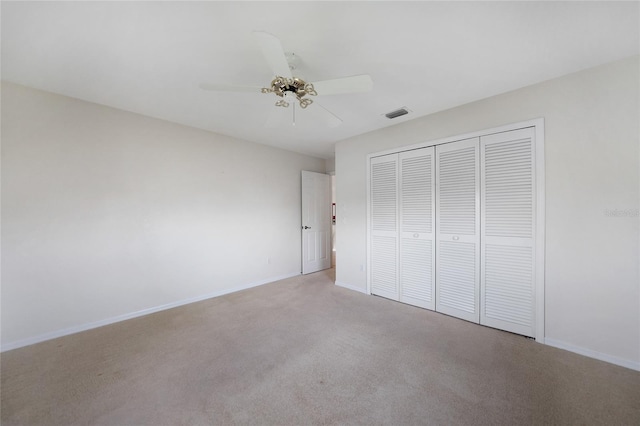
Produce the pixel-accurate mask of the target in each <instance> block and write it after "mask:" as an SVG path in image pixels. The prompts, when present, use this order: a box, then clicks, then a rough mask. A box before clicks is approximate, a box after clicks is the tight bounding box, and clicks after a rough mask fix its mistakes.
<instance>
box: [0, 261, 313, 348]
mask: <svg viewBox="0 0 640 426" xmlns="http://www.w3.org/2000/svg"><path fill="white" fill-rule="evenodd" d="M297 275H300V272H293V273H290V274H285V275H280V276H277V277H272V278H267V279H265V280H260V281H255V282H252V283H249V284H245V285H241V286H237V287H233V288H230V289H225V290H219V291H215V292H213V293H208V294H204V295H202V296H197V297H192V298H189V299H183V300H179V301H177V302H171V303H167V304H164V305H160V306H154V307H152V308H147V309H142V310H140V311H137V312H131V313H128V314H123V315H118V316H115V317H111V318H106V319H103V320H100V321H94V322H90V323H87V324H81V325H77V326H73V327H68V328H65V329H62V330H56V331H52V332H49V333H45V334H41V335H39V336H34V337H29V338H27V339H22V340H18V341H15V342H9V343H6V344H4V345H2V349H1V350H0V352H5V351H10V350H12V349H18V348H21V347H23V346H29V345H33V344H35V343H40V342H44V341H46V340H51V339H56V338H58V337H63V336H68V335H69V334H75V333H79V332H81V331H86V330H91V329H92V328H98V327H102V326H105V325H109V324H113V323H116V322H120V321H126V320H128V319H132V318H137V317H141V316H144V315H149V314H153V313H155V312H160V311H164V310H167V309H172V308H177V307H178V306H183V305H188V304H190V303H195V302H200V301H202V300H207V299H211V298H214V297H218V296H224V295H225V294H229V293H235V292H237V291H242V290H246V289H249V288H252V287H258V286H261V285H264V284H269V283H272V282H274V281H280V280H284V279H286V278H291V277H295V276H297Z"/></svg>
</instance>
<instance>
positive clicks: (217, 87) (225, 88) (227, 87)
mask: <svg viewBox="0 0 640 426" xmlns="http://www.w3.org/2000/svg"><path fill="white" fill-rule="evenodd" d="M199 86H200V88H201V89H204V90H213V91H214V92H253V93H262V87H254V86H234V85H231V84H207V83H201V84H200V85H199Z"/></svg>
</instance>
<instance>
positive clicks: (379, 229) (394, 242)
mask: <svg viewBox="0 0 640 426" xmlns="http://www.w3.org/2000/svg"><path fill="white" fill-rule="evenodd" d="M370 185H371V186H370V190H371V193H370V197H371V202H370V209H371V210H370V215H371V216H370V217H371V241H370V244H371V251H370V262H371V265H370V269H369V271H370V274H371V275H370V283H371V293H372V294H376V295H378V296H382V297H387V298H389V299H393V300H398V154H391V155H385V156H382V157H375V158H372V159H371V178H370Z"/></svg>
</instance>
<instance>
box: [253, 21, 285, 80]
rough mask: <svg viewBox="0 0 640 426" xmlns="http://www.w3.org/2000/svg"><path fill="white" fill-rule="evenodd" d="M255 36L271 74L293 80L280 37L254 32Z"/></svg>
mask: <svg viewBox="0 0 640 426" xmlns="http://www.w3.org/2000/svg"><path fill="white" fill-rule="evenodd" d="M253 36H254V37H255V39H256V41H257V42H258V45H259V46H260V50H262V54H263V55H264V57H265V59H266V60H267V63H268V64H269V68H271V72H273V74H274V75H279V76H280V77H286V78H293V75H291V69H290V68H289V63H288V62H287V58H286V56H285V54H284V49H283V48H282V43H280V40H279V39H278V37H276V36H274V35H272V34H269V33H265V32H262V31H254V32H253Z"/></svg>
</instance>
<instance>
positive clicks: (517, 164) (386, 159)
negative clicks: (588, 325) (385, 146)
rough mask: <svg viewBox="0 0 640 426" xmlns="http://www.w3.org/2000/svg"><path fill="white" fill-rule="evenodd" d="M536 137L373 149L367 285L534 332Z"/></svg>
mask: <svg viewBox="0 0 640 426" xmlns="http://www.w3.org/2000/svg"><path fill="white" fill-rule="evenodd" d="M535 135H536V132H535V128H534V127H526V128H520V129H517V130H511V131H505V132H496V133H489V134H486V135H480V136H477V137H472V138H466V139H462V140H452V141H447V143H442V144H434V145H433V146H425V147H418V148H412V149H409V150H405V151H399V152H394V153H386V154H384V155H375V154H374V155H372V156H370V160H369V161H370V164H369V182H368V184H369V195H368V196H369V227H368V229H369V275H368V277H369V289H370V292H371V293H372V294H374V295H378V296H382V297H386V298H389V299H392V300H397V301H399V302H403V303H408V304H411V305H415V306H419V307H422V308H426V309H431V310H435V311H437V312H442V313H444V314H447V315H451V316H455V317H458V318H461V319H464V320H467V321H472V322H475V323H480V324H483V325H487V326H491V327H495V328H500V329H503V330H507V331H511V332H515V333H519V334H523V335H526V336H531V337H535V333H536V321H535V320H536V294H537V293H536V279H535V274H536V246H535V243H536V164H535V158H536V156H535V149H536V145H535Z"/></svg>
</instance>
